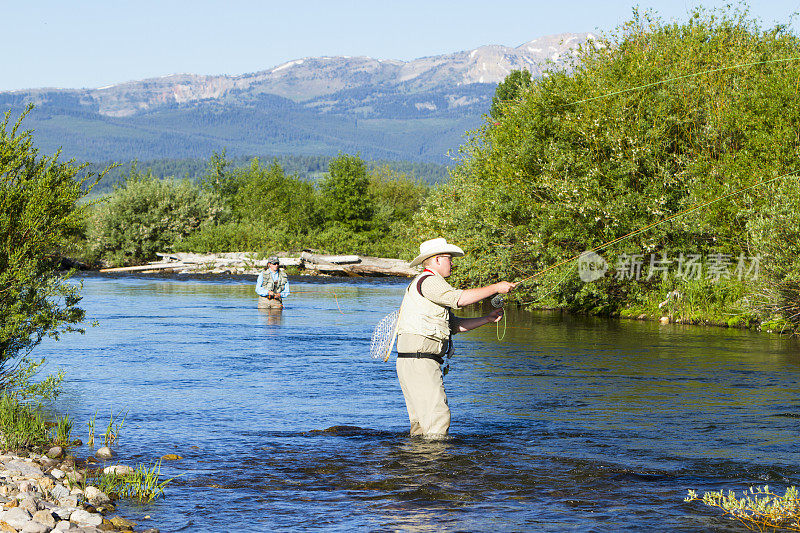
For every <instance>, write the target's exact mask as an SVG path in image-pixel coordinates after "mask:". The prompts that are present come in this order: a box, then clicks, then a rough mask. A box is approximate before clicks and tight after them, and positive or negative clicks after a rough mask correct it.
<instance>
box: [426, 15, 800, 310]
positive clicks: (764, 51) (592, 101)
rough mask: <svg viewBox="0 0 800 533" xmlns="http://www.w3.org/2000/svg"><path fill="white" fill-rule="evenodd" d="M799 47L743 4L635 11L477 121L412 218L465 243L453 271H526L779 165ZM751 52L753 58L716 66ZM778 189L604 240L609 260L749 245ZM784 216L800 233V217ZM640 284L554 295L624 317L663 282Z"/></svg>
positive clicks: (501, 275) (789, 156)
mask: <svg viewBox="0 0 800 533" xmlns="http://www.w3.org/2000/svg"><path fill="white" fill-rule="evenodd" d="M798 55H800V40H798V38H797V37H796V36H795V35H793V34H791V33H790V32H789V31H788V30H787V29H786V28H785V27H780V28H776V29H773V30H767V31H765V30H761V29H760V28H759V27H758V26H757V24H756V23H755V22H752V21H751V20H749V19H748V18H747V15H746V14H743V13H734V14H730V13H729V12H726V11H722V12H719V13H713V14H707V13H705V12H703V11H697V12H695V13H694V14H693V16H692V17H691V18H690V20H689V21H688V22H685V23H682V24H680V23H669V24H667V23H662V22H660V21H658V20H654V19H651V18H649V17H648V16H646V15H645V16H642V15H639V14H638V13H636V14H635V16H634V18H633V20H632V21H630V22H629V23H627V24H625V25H623V26H622V27H621V28H620V29H619V30H618V32H617V33H616V34H615V35H611V36H608V37H606V38H604V39H602V40H600V41H597V42H591V43H589V44H587V45H586V46H585V47H583V48H582V49H581V50H580V53H579V56H578V57H577V59H576V62H575V64H574V65H573V68H572V70H570V71H551V72H549V73H548V75H547V76H544V77H542V78H541V79H539V80H535V81H534V82H533V83H532V84H531V86H530V87H529V88H528V89H526V90H523V91H521V92H520V93H519V95H518V96H517V97H516V99H514V100H513V101H511V100H509V101H507V102H508V103H507V105H506V106H505V107H504V109H503V113H502V115H501V116H500V117H499V118H498V120H497V122H494V120H487V122H486V123H485V124H484V126H482V127H481V128H479V129H478V130H477V131H475V132H473V133H472V135H471V137H470V139H469V141H468V142H467V143H466V144H465V146H464V147H462V149H461V160H460V162H459V165H458V166H457V167H456V168H455V169H454V170H453V171H452V173H451V179H450V181H449V183H447V184H446V185H444V186H443V187H439V188H436V189H434V191H433V192H432V193H431V195H430V196H429V197H428V201H427V202H426V204H425V205H424V206H423V208H422V210H421V213H420V216H419V217H418V219H417V230H418V232H419V234H420V235H421V238H430V237H435V236H444V237H447V238H448V240H450V241H452V242H455V243H457V244H459V245H460V246H462V247H463V248H465V249H466V251H467V257H465V258H463V259H461V260H460V266H459V268H458V269H457V270H456V271H455V273H454V281H455V282H457V283H458V282H465V283H466V284H469V285H473V284H484V283H490V282H493V281H497V279H517V280H518V279H522V278H526V277H528V276H531V275H535V274H536V273H537V272H539V271H541V270H544V269H546V268H548V267H550V266H551V265H554V264H556V263H559V262H560V261H564V260H566V259H568V258H570V257H573V256H577V255H578V254H580V253H581V252H582V251H584V250H588V249H592V248H595V247H597V246H600V245H602V244H603V243H606V242H608V241H611V240H613V239H617V238H620V237H623V236H625V235H628V234H630V233H631V232H634V231H636V230H639V229H640V228H643V227H646V226H648V225H650V224H653V223H657V222H659V221H661V220H663V219H665V218H667V217H668V216H670V215H673V214H677V213H679V212H681V211H683V210H685V209H687V208H690V207H692V206H696V205H698V204H699V203H702V202H705V201H709V200H712V199H715V198H718V197H720V196H722V195H724V194H726V193H731V192H733V191H736V190H739V189H741V188H744V187H747V186H750V185H754V184H757V183H759V182H762V181H764V180H766V179H769V178H774V177H777V176H781V175H785V174H786V173H787V172H790V171H792V170H793V169H795V168H796V166H797V161H798V160H800V140H798V137H797V135H796V132H797V131H799V130H800V100H798V99H797V97H796V80H797V79H798V78H800V62H797V61H781V60H783V59H786V58H793V57H797V56H798ZM746 63H759V64H758V65H755V66H750V67H741V68H721V67H732V66H736V65H742V64H746ZM695 74H696V75H695ZM771 194H772V191H771V190H770V189H769V188H768V187H761V188H754V189H752V190H749V191H746V192H743V193H740V194H737V195H735V196H733V197H731V198H728V199H726V200H724V201H720V202H717V203H714V204H713V205H710V206H708V207H706V208H703V209H700V210H696V211H694V212H693V213H692V214H691V215H690V216H683V217H680V218H677V219H676V220H674V221H671V222H669V223H666V224H659V225H656V226H655V227H652V228H651V229H648V230H647V231H645V232H642V233H640V234H636V235H633V236H631V237H628V238H626V239H625V240H624V241H622V242H620V243H619V244H616V245H614V246H613V247H611V248H609V249H607V250H604V251H603V252H602V253H603V255H604V256H606V259H608V260H609V261H613V258H614V257H618V256H619V255H620V254H622V253H628V254H633V253H637V254H650V253H657V254H660V253H661V252H667V253H669V254H670V256H672V257H675V256H677V255H678V254H679V253H681V252H685V253H698V254H703V255H706V254H709V253H725V254H731V255H732V256H733V257H736V256H738V254H739V253H742V252H744V253H746V254H747V255H748V256H751V255H754V254H751V253H750V251H751V250H750V249H749V248H748V245H747V243H746V242H745V240H746V239H745V238H744V236H746V235H747V233H748V232H747V226H748V223H749V221H750V219H751V216H752V214H753V213H760V212H763V210H764V209H765V208H766V207H767V206H768V205H769V204H770V202H771V200H772V198H771ZM796 197H797V196H795V198H796ZM795 212H797V211H795ZM785 227H786V232H787V234H790V235H788V240H790V241H792V242H796V241H797V239H796V235H797V233H796V228H797V227H798V226H797V224H796V223H795V222H793V223H791V224H787V225H786V226H785ZM791 234H793V235H794V238H793V239H792V238H791ZM776 240H777V239H776ZM575 279H577V278H574V279H573V281H574V280H575ZM533 281H535V280H532V282H529V283H526V284H523V285H521V286H520V287H519V288H518V289H517V290H516V291H515V295H516V297H517V298H518V299H519V300H522V301H530V300H535V299H536V298H537V297H538V295H539V294H540V292H541V290H540V289H542V290H544V291H545V292H546V290H547V289H548V288H547V287H537V285H536V283H534V282H533ZM636 285H637V286H636V287H632V286H630V284H624V283H617V282H614V281H612V280H606V281H603V282H600V283H598V282H595V283H594V284H593V286H591V287H587V286H586V284H583V283H579V282H572V283H570V282H569V281H567V282H565V284H564V287H563V288H562V289H561V290H559V291H557V293H556V294H557V296H558V301H557V302H556V303H557V305H559V306H561V307H568V308H570V309H573V310H576V311H581V312H592V313H596V312H601V313H605V314H615V313H617V312H620V311H621V310H623V309H624V308H625V306H626V305H629V304H635V303H636V302H637V301H639V300H641V299H642V298H645V296H644V293H646V292H647V291H655V290H659V287H657V286H655V285H647V284H641V283H638V284H636ZM708 289H709V290H711V289H713V290H716V289H715V288H714V287H711V286H709V287H708ZM721 296H722V295H716V296H714V295H712V297H713V298H714V299H715V301H720V300H719V298H720V297H721Z"/></svg>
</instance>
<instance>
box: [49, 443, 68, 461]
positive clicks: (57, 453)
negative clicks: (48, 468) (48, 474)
mask: <svg viewBox="0 0 800 533" xmlns="http://www.w3.org/2000/svg"><path fill="white" fill-rule="evenodd" d="M62 455H64V448H62V447H61V446H53V447H52V448H50V450H49V451H48V452H47V457H49V458H50V459H58V458H59V457H61V456H62Z"/></svg>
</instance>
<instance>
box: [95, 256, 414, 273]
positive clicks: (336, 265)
mask: <svg viewBox="0 0 800 533" xmlns="http://www.w3.org/2000/svg"><path fill="white" fill-rule="evenodd" d="M157 255H158V256H159V257H160V258H161V259H160V260H159V261H156V262H153V263H149V264H147V265H139V266H132V267H121V268H104V269H101V270H100V272H156V271H162V272H174V273H181V274H258V273H259V272H261V271H262V270H264V269H266V268H267V260H266V259H256V254H253V253H242V252H239V253H223V254H192V253H183V252H181V253H172V254H166V253H159V254H157ZM278 260H279V261H280V264H281V266H284V267H285V266H293V267H298V268H299V269H300V270H301V273H308V274H318V275H334V276H409V277H410V276H414V275H416V274H417V270H416V269H412V268H410V267H409V266H408V262H407V261H403V260H401V259H389V258H382V257H364V256H358V255H321V254H314V253H310V252H303V253H301V254H300V255H299V256H298V257H279V258H278Z"/></svg>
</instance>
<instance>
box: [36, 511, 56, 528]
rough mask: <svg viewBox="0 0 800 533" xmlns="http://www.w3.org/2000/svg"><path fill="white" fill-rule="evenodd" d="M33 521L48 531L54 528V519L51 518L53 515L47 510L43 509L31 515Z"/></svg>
mask: <svg viewBox="0 0 800 533" xmlns="http://www.w3.org/2000/svg"><path fill="white" fill-rule="evenodd" d="M33 519H34V520H35V521H37V522H39V523H40V524H44V525H46V526H47V527H49V528H50V529H53V528H54V527H56V519H55V517H54V516H53V513H52V512H50V511H48V510H47V509H43V510H41V511H36V512H35V513H33Z"/></svg>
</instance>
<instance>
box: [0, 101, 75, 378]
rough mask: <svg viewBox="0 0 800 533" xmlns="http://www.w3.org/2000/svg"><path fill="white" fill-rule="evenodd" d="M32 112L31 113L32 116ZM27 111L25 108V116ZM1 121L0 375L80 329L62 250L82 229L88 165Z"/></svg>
mask: <svg viewBox="0 0 800 533" xmlns="http://www.w3.org/2000/svg"><path fill="white" fill-rule="evenodd" d="M30 109H32V107H29V108H28V111H30ZM25 114H27V111H26V113H25ZM25 114H23V115H22V117H20V118H19V121H17V123H16V124H15V125H14V126H13V127H11V128H10V129H9V119H10V112H9V113H6V114H5V117H4V119H3V121H2V124H0V204H1V205H2V209H0V374H2V372H3V370H4V365H5V364H6V363H7V362H8V361H10V360H12V359H14V358H15V357H17V356H19V355H27V354H28V353H30V351H31V350H32V349H33V348H34V347H35V346H36V345H37V344H39V342H41V340H42V338H44V337H45V336H51V337H55V338H58V336H59V334H60V333H64V332H68V331H82V330H81V329H79V328H77V327H76V324H79V323H80V322H81V321H82V320H83V318H84V312H83V310H82V309H81V308H79V307H78V302H79V301H80V294H79V293H80V287H79V286H77V285H75V284H72V283H69V281H68V278H69V276H68V275H66V274H64V273H61V272H59V268H60V264H59V263H60V259H61V252H62V251H63V249H64V248H65V247H66V246H67V245H68V244H69V243H70V241H71V240H72V239H74V238H75V237H76V236H77V235H79V234H80V233H81V232H82V231H83V222H84V219H83V216H82V214H81V209H82V208H81V207H80V206H79V204H78V202H79V200H80V199H81V198H82V197H83V196H84V195H85V193H84V192H83V189H82V186H85V187H86V188H87V189H90V188H91V182H90V181H86V180H84V181H81V180H78V179H77V176H78V175H79V173H80V172H81V171H82V168H83V167H78V166H75V165H73V164H72V163H71V162H70V163H60V162H59V161H58V154H56V155H55V156H53V157H46V156H40V155H39V152H38V150H36V149H35V148H34V146H33V133H32V132H31V131H25V132H20V131H19V128H20V126H21V122H22V120H23V118H24V116H25Z"/></svg>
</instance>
